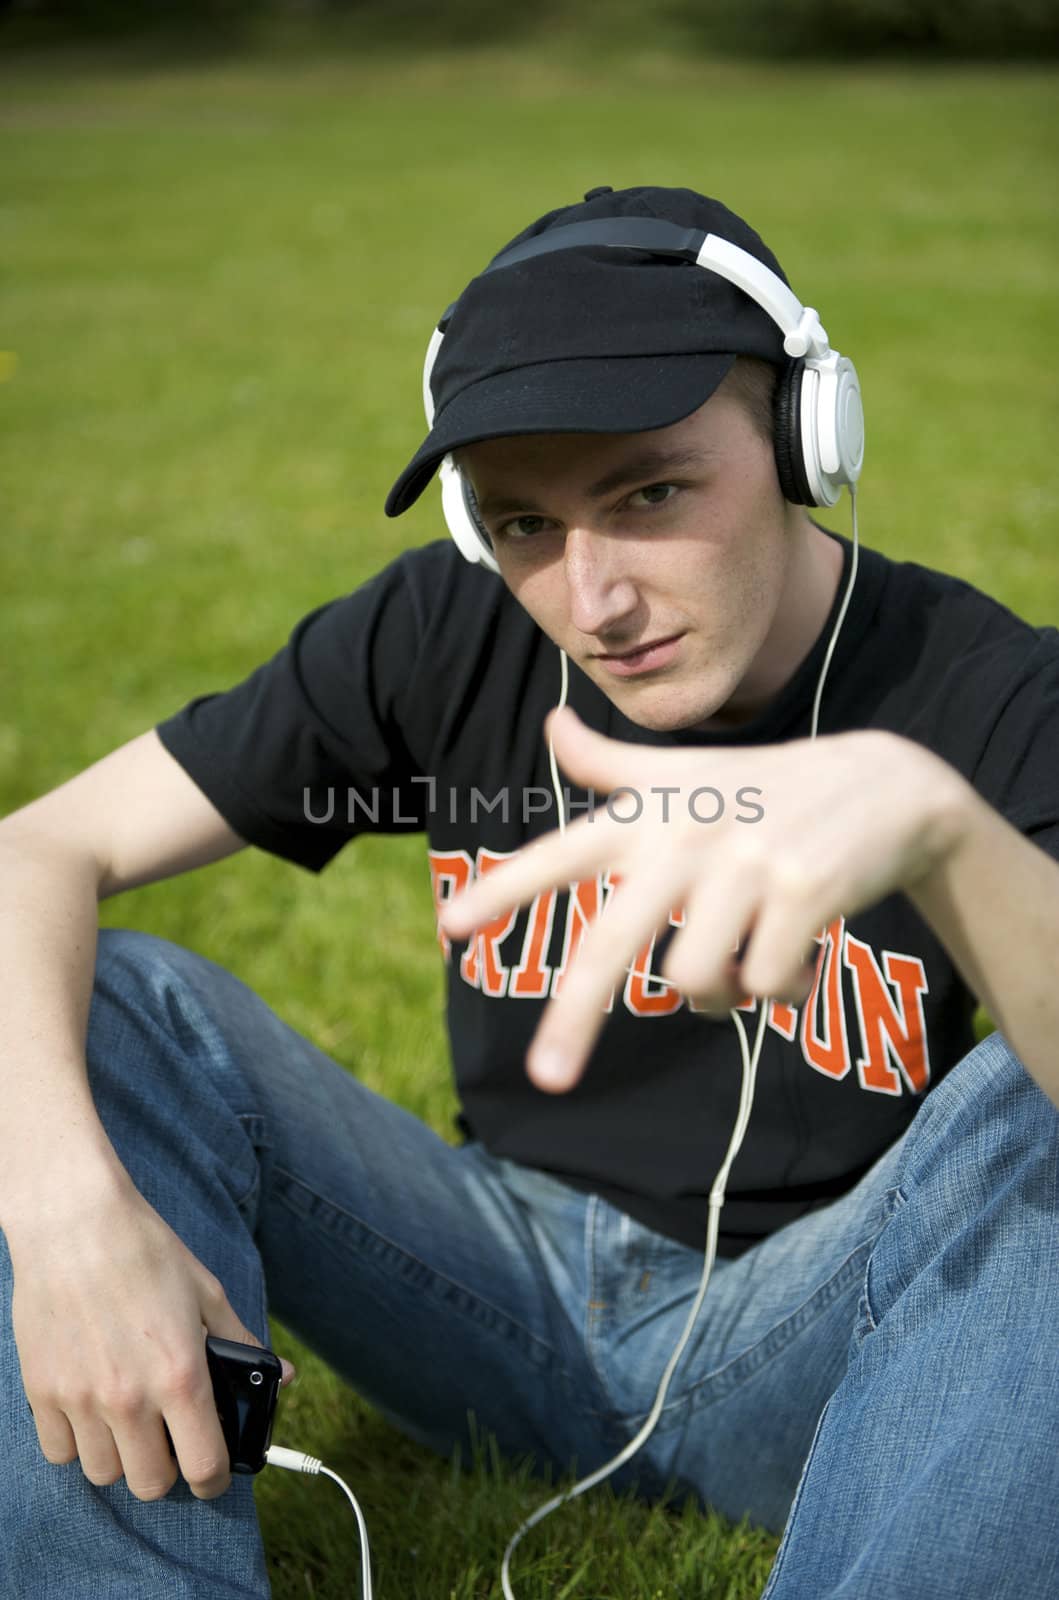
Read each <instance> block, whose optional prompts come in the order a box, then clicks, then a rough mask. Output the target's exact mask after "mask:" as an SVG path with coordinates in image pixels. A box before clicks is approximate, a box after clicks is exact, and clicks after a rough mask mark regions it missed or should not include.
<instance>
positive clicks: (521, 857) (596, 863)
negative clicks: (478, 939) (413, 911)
mask: <svg viewBox="0 0 1059 1600" xmlns="http://www.w3.org/2000/svg"><path fill="white" fill-rule="evenodd" d="M614 844H615V840H614V837H613V824H612V822H611V820H610V818H609V817H608V818H606V819H604V820H600V821H596V820H595V818H593V817H581V818H580V819H579V820H578V821H577V822H575V823H572V824H571V826H570V827H569V828H567V829H566V832H565V833H559V832H558V831H555V832H553V833H547V834H545V835H544V837H543V838H542V839H536V840H534V842H533V843H532V844H529V845H526V846H524V847H523V849H521V850H519V851H518V852H517V854H515V855H513V856H512V857H511V860H510V861H505V862H503V863H502V864H501V865H500V866H498V867H494V868H493V869H492V871H491V872H489V873H487V874H485V875H483V876H482V877H480V878H476V879H475V881H474V883H472V884H471V885H470V887H469V888H467V889H464V890H463V891H462V892H461V893H460V894H457V895H453V897H452V899H451V900H449V901H447V902H446V904H445V905H444V906H443V907H442V909H441V912H440V913H439V921H440V925H441V928H442V930H443V931H444V932H445V933H447V934H448V935H449V936H450V937H451V938H454V939H463V938H466V937H467V936H468V934H471V933H473V932H474V930H475V929H476V928H480V927H481V926H482V925H483V923H486V922H489V921H490V920H491V919H492V918H493V917H495V916H498V915H499V914H500V912H502V911H510V910H512V909H513V908H514V907H515V906H524V905H528V904H529V902H530V901H531V900H532V899H533V897H534V895H535V894H538V893H539V892H540V890H541V889H551V888H560V887H562V886H563V885H564V884H568V883H572V882H574V880H575V879H578V878H583V877H585V876H586V875H587V874H591V873H595V872H598V871H599V869H600V868H601V867H606V866H609V865H611V861H612V858H613V856H614V854H615V850H614Z"/></svg>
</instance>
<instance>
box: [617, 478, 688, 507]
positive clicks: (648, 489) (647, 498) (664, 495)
mask: <svg viewBox="0 0 1059 1600" xmlns="http://www.w3.org/2000/svg"><path fill="white" fill-rule="evenodd" d="M679 492H680V490H679V486H678V485H677V484H675V483H647V484H645V485H644V487H643V488H642V489H634V490H633V492H632V494H631V495H630V496H629V504H630V505H631V506H635V505H640V506H664V505H667V504H668V503H669V501H670V500H672V499H673V496H674V495H676V494H678V493H679Z"/></svg>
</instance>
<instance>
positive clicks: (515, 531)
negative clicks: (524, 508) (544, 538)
mask: <svg viewBox="0 0 1059 1600" xmlns="http://www.w3.org/2000/svg"><path fill="white" fill-rule="evenodd" d="M550 527H551V523H550V522H549V520H548V518H547V517H538V516H532V515H530V514H529V513H528V512H527V514H526V515H525V516H524V517H511V518H510V519H509V520H508V521H507V522H502V523H501V524H500V527H499V528H498V529H497V530H496V531H497V533H498V534H499V535H500V536H501V537H502V538H504V539H532V538H534V537H535V535H537V534H539V533H543V532H544V531H545V529H546V528H550Z"/></svg>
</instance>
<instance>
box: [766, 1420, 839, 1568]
mask: <svg viewBox="0 0 1059 1600" xmlns="http://www.w3.org/2000/svg"><path fill="white" fill-rule="evenodd" d="M830 1404H831V1401H830V1400H828V1401H827V1402H826V1404H825V1405H824V1409H823V1410H822V1411H821V1413H820V1415H819V1417H818V1418H817V1423H816V1428H815V1430H814V1433H813V1441H812V1444H810V1446H809V1453H808V1454H807V1456H806V1458H805V1462H804V1464H803V1466H802V1471H801V1476H800V1478H799V1479H798V1487H797V1489H796V1490H795V1491H794V1499H793V1501H792V1502H791V1509H790V1511H789V1512H788V1513H787V1522H786V1525H785V1527H784V1529H783V1538H782V1539H781V1540H780V1547H779V1549H778V1550H777V1551H776V1559H775V1561H774V1562H773V1563H772V1570H771V1572H770V1573H769V1576H768V1582H767V1583H766V1584H765V1587H764V1589H763V1590H762V1591H761V1600H769V1596H770V1595H771V1594H772V1592H773V1590H774V1589H775V1587H776V1585H777V1583H778V1582H779V1580H780V1576H781V1568H782V1566H783V1561H784V1557H785V1556H786V1554H787V1546H788V1544H789V1542H790V1536H791V1528H792V1527H793V1525H794V1518H795V1515H796V1514H797V1511H798V1507H799V1506H800V1504H801V1501H802V1495H803V1493H804V1491H805V1483H806V1479H807V1478H808V1476H809V1468H810V1467H811V1466H812V1464H813V1457H814V1456H815V1455H816V1447H817V1444H818V1442H819V1439H820V1434H821V1431H822V1430H823V1426H824V1418H825V1417H826V1416H827V1410H828V1406H830Z"/></svg>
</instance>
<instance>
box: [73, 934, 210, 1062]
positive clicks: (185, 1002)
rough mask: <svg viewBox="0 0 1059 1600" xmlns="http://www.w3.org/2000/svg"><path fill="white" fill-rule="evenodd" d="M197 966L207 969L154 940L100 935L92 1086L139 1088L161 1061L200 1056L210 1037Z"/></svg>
mask: <svg viewBox="0 0 1059 1600" xmlns="http://www.w3.org/2000/svg"><path fill="white" fill-rule="evenodd" d="M198 966H201V967H203V968H204V969H208V968H209V966H210V963H207V962H205V961H204V959H203V958H202V957H201V956H197V955H195V953H194V952H193V951H190V950H184V949H182V948H181V946H180V945H176V944H172V943H171V942H170V941H169V940H168V939H162V938H159V937H158V936H157V935H155V934H150V933H139V932H136V931H134V930H132V929H127V928H104V929H101V930H100V934H99V942H98V946H97V951H96V965H95V973H94V979H93V988H92V1000H91V1007H90V1010H89V1017H88V1029H87V1037H86V1053H87V1057H88V1063H89V1071H90V1075H91V1077H92V1079H93V1083H94V1084H96V1083H97V1082H98V1080H99V1079H100V1078H104V1079H106V1080H108V1081H113V1080H114V1079H115V1078H117V1079H118V1080H123V1079H124V1078H125V1077H126V1076H131V1077H134V1078H136V1079H138V1080H139V1081H140V1082H141V1083H142V1082H143V1080H144V1077H145V1076H147V1075H149V1074H150V1071H151V1066H152V1063H154V1062H155V1061H156V1060H158V1059H160V1058H161V1057H163V1056H164V1057H166V1058H167V1059H172V1057H173V1056H174V1055H175V1056H183V1055H189V1056H190V1055H194V1054H197V1053H198V1052H199V1048H200V1047H201V1045H202V1044H203V1043H204V1042H205V1041H206V1040H208V1039H210V1038H212V1035H213V1031H214V1030H213V1029H212V1027H211V1024H210V1018H209V1015H208V1010H207V1007H206V1005H205V1004H204V1001H205V997H206V991H205V986H204V983H203V982H202V981H201V980H200V981H196V969H197V967H198Z"/></svg>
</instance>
